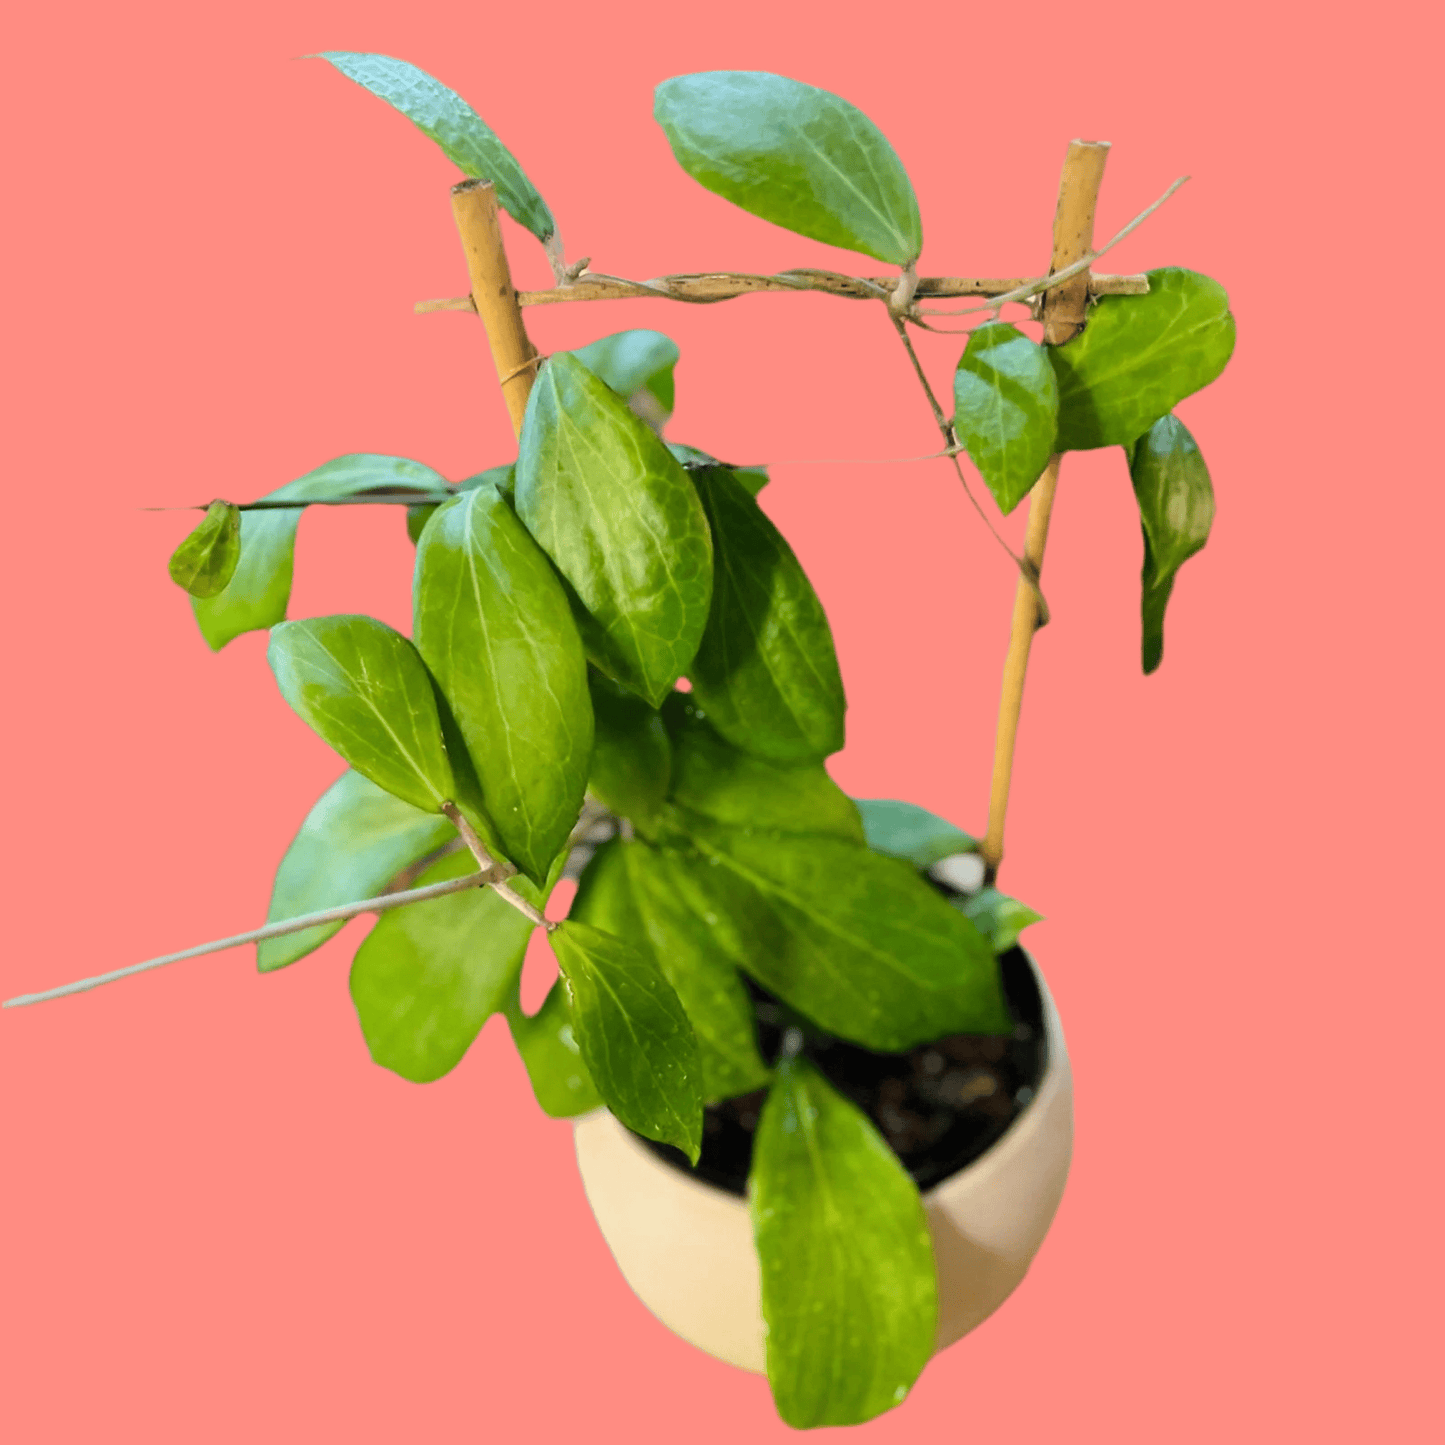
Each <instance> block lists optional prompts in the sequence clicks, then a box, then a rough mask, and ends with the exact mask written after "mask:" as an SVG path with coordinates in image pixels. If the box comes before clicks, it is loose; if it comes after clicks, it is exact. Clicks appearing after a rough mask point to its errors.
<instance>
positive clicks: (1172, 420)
mask: <svg viewBox="0 0 1445 1445" xmlns="http://www.w3.org/2000/svg"><path fill="white" fill-rule="evenodd" d="M1129 472H1130V475H1131V476H1132V478H1133V481H1134V496H1135V498H1136V499H1137V500H1138V503H1139V520H1140V522H1141V523H1142V524H1143V528H1144V571H1143V576H1142V579H1141V581H1142V592H1143V597H1142V602H1141V608H1140V610H1141V612H1142V613H1143V622H1144V626H1143V643H1142V648H1141V651H1142V654H1143V663H1144V671H1145V672H1146V673H1150V672H1153V671H1154V669H1155V668H1157V667H1158V666H1159V663H1160V661H1161V660H1162V659H1163V656H1164V609H1165V608H1166V607H1167V606H1168V605H1169V594H1170V593H1171V592H1173V590H1174V577H1175V574H1176V573H1177V572H1178V571H1179V569H1180V568H1181V567H1182V566H1183V565H1184V564H1185V563H1186V562H1187V561H1188V560H1189V559H1190V558H1191V557H1192V556H1193V555H1194V554H1195V553H1196V552H1197V551H1199V549H1200V548H1201V547H1203V546H1204V544H1205V543H1206V542H1207V541H1208V540H1209V529H1210V527H1211V526H1212V525H1213V523H1214V487H1213V485H1212V484H1211V482H1210V480H1209V468H1208V467H1206V466H1205V465H1204V458H1203V457H1202V456H1201V455H1200V453H1199V447H1198V445H1197V444H1196V442H1195V440H1194V438H1193V437H1192V436H1190V434H1189V429H1188V428H1187V427H1186V426H1185V425H1184V423H1183V422H1182V421H1180V420H1179V419H1178V418H1177V417H1174V416H1165V417H1160V419H1159V420H1158V421H1157V422H1155V423H1154V425H1153V426H1152V427H1150V428H1149V430H1148V432H1146V433H1145V434H1144V435H1143V436H1142V437H1140V438H1139V440H1138V442H1137V443H1135V445H1134V447H1133V448H1132V449H1131V451H1130V463H1129Z"/></svg>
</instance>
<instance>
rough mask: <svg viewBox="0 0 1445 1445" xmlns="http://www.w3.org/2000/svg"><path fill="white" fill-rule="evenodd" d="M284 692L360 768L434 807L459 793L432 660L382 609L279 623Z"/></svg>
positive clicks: (276, 656) (276, 647)
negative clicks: (429, 665) (375, 613)
mask: <svg viewBox="0 0 1445 1445" xmlns="http://www.w3.org/2000/svg"><path fill="white" fill-rule="evenodd" d="M266 660H267V661H268V662H269V663H270V664H271V671H272V672H274V673H275V674H276V683H277V686H278V687H280V689H281V696H282V697H284V698H285V699H286V701H287V702H289V703H290V704H291V706H292V707H293V708H294V709H295V710H296V712H297V714H298V715H299V716H300V717H301V719H302V720H303V721H304V722H306V723H308V724H309V725H310V726H311V727H312V728H314V729H315V731H316V732H317V733H318V734H319V735H320V736H321V737H322V739H323V740H324V741H326V742H328V743H330V744H331V746H332V747H333V748H335V749H336V751H337V752H338V753H340V754H341V756H342V757H343V758H345V759H346V761H347V762H348V763H350V764H351V766H352V767H353V768H355V769H356V771H357V772H358V773H364V774H365V775H366V776H367V777H368V778H370V779H371V781H372V782H373V783H375V784H376V785H377V786H378V787H380V788H385V789H386V791H387V792H388V793H392V794H394V795H395V796H396V797H398V798H401V799H402V800H403V801H404V802H407V803H410V804H412V806H413V807H416V808H421V809H422V810H423V811H425V812H428V813H435V812H438V811H439V810H440V807H441V804H442V803H444V802H447V801H450V800H451V799H453V798H454V797H455V795H456V786H455V780H454V778H453V775H452V765H451V759H450V758H449V757H448V756H447V750H446V745H445V743H444V742H443V741H442V729H441V718H440V716H439V714H438V712H437V700H436V694H435V693H434V692H433V691H432V680H431V678H430V676H428V674H427V670H426V665H425V664H424V663H423V662H422V660H421V658H420V657H419V656H418V655H417V651H416V649H415V648H414V647H413V646H412V645H411V643H410V642H408V641H407V640H406V638H404V637H403V636H402V635H401V633H399V632H395V631H393V630H392V629H391V628H390V627H388V626H387V625H386V624H385V623H384V622H378V621H377V620H376V619H375V618H374V617H313V618H308V619H307V620H306V621H305V622H282V623H280V624H278V625H277V626H276V627H273V628H272V629H271V645H270V647H269V648H268V649H267V652H266Z"/></svg>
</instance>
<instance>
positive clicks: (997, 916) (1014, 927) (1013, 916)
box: [953, 888, 1044, 953]
mask: <svg viewBox="0 0 1445 1445" xmlns="http://www.w3.org/2000/svg"><path fill="white" fill-rule="evenodd" d="M953 902H954V906H955V907H957V908H959V909H960V910H962V912H963V916H964V917H965V918H967V919H968V920H969V921H970V922H971V923H972V924H973V926H974V927H975V928H976V929H978V931H979V932H980V933H981V934H983V936H984V937H985V938H986V939H988V941H989V946H990V947H991V948H992V949H993V951H994V952H995V953H1007V952H1008V951H1009V949H1011V948H1012V947H1013V946H1014V944H1016V943H1017V942H1018V941H1019V934H1020V933H1022V932H1023V931H1024V929H1026V928H1027V927H1028V926H1029V924H1031V923H1042V922H1043V919H1044V915H1043V914H1042V913H1035V912H1034V910H1033V909H1032V908H1030V907H1029V906H1028V905H1027V904H1026V903H1020V902H1019V901H1018V899H1017V898H1010V897H1009V896H1008V894H1007V893H1000V892H999V891H998V889H997V888H980V889H979V890H978V892H977V893H970V894H969V895H968V896H967V897H966V898H956V899H954V900H953Z"/></svg>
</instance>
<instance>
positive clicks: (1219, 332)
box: [1048, 266, 1234, 452]
mask: <svg viewBox="0 0 1445 1445" xmlns="http://www.w3.org/2000/svg"><path fill="white" fill-rule="evenodd" d="M1233 350H1234V317H1233V315H1232V314H1231V313H1230V310H1229V297H1228V296H1227V295H1226V294H1225V291H1224V287H1223V286H1221V285H1220V284H1219V282H1217V281H1212V280H1210V278H1209V277H1208V276H1201V275H1200V274H1199V273H1198V272H1197V271H1185V270H1182V269H1180V268H1179V267H1174V266H1171V267H1166V268H1164V269H1163V270H1159V271H1150V272H1149V294H1148V295H1147V296H1104V297H1101V298H1100V300H1099V303H1098V305H1096V306H1094V307H1093V308H1092V309H1091V310H1090V311H1089V319H1088V324H1087V325H1086V326H1085V327H1084V329H1083V331H1082V332H1081V333H1080V334H1079V335H1078V336H1076V337H1075V338H1074V339H1073V340H1072V341H1070V342H1068V343H1067V344H1066V345H1064V346H1052V347H1049V348H1048V351H1049V360H1050V361H1051V362H1052V363H1053V367H1054V371H1055V372H1056V374H1057V375H1058V379H1059V429H1058V438H1057V440H1056V442H1055V450H1057V451H1061V452H1062V451H1084V450H1087V449H1088V448H1091V447H1106V446H1128V445H1130V444H1131V443H1132V442H1133V441H1134V439H1135V438H1136V437H1141V436H1143V435H1144V433H1145V432H1146V431H1148V430H1149V428H1150V427H1151V426H1153V424H1154V423H1155V422H1156V421H1158V420H1159V418H1160V417H1162V416H1164V415H1165V413H1166V412H1169V411H1172V410H1173V408H1174V407H1175V406H1176V405H1177V404H1178V403H1179V402H1181V401H1183V400H1184V398H1185V397H1186V396H1189V395H1191V394H1192V393H1193V392H1196V391H1198V390H1199V389H1200V388H1201V387H1204V386H1208V385H1209V383H1210V382H1211V381H1213V380H1214V378H1215V377H1216V376H1218V375H1219V373H1220V372H1221V371H1223V370H1224V367H1225V363H1226V362H1227V361H1228V360H1229V357H1230V354H1231V353H1232V352H1233Z"/></svg>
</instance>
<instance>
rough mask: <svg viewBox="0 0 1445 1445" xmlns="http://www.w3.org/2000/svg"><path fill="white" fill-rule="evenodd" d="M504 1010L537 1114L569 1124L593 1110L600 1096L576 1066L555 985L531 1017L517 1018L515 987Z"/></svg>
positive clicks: (561, 991) (577, 1052) (562, 995)
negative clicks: (530, 1086) (537, 1105)
mask: <svg viewBox="0 0 1445 1445" xmlns="http://www.w3.org/2000/svg"><path fill="white" fill-rule="evenodd" d="M506 1010H507V1025H508V1027H509V1028H510V1029H511V1030H512V1042H513V1043H514V1044H516V1046H517V1052H518V1053H519V1054H520V1055H521V1056H522V1063H523V1064H525V1065H526V1068H527V1077H528V1078H529V1079H530V1080H531V1081H532V1092H533V1093H534V1094H535V1095H536V1096H537V1103H538V1104H539V1105H540V1106H541V1108H542V1111H543V1113H545V1114H550V1115H551V1117H552V1118H554V1119H572V1118H575V1117H576V1116H577V1115H578V1114H586V1113H589V1112H590V1111H591V1110H593V1109H596V1108H598V1107H599V1106H600V1105H601V1103H602V1095H601V1094H599V1093H598V1092H597V1087H596V1085H595V1084H593V1082H592V1076H591V1075H590V1074H589V1073H588V1072H587V1065H586V1064H584V1063H583V1062H582V1050H581V1049H579V1048H578V1047H577V1039H576V1037H575V1036H574V1035H573V1033H572V1017H571V1014H570V1013H569V1012H568V1008H567V990H566V988H565V986H564V985H563V983H562V981H561V979H558V980H557V982H556V983H554V984H553V985H552V987H551V988H550V989H549V990H548V992H547V997H546V999H545V1000H544V1001H543V1004H542V1007H541V1008H540V1009H538V1010H537V1012H536V1013H534V1014H525V1013H523V1012H522V1003H521V999H520V998H519V996H518V990H517V989H516V988H515V987H514V988H513V990H512V992H511V994H510V996H509V999H508V1002H507V1005H506Z"/></svg>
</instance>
